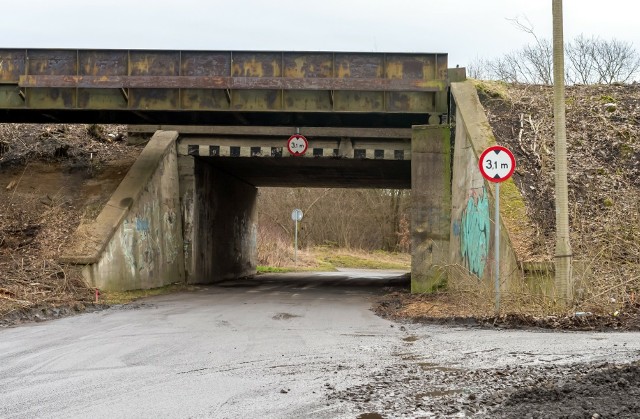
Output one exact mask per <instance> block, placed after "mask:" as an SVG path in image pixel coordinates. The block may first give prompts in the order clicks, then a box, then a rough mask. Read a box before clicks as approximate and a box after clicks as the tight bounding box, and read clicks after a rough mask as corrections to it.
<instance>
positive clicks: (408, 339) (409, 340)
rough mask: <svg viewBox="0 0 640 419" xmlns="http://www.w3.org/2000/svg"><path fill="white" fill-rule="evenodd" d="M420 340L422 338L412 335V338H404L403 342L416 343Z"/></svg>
mask: <svg viewBox="0 0 640 419" xmlns="http://www.w3.org/2000/svg"><path fill="white" fill-rule="evenodd" d="M418 339H420V338H419V337H418V336H416V335H411V336H407V337H404V338H402V340H404V341H405V342H415V341H417V340H418Z"/></svg>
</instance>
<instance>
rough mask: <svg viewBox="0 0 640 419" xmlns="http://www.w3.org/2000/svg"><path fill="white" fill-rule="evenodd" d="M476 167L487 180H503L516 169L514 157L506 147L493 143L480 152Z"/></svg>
mask: <svg viewBox="0 0 640 419" xmlns="http://www.w3.org/2000/svg"><path fill="white" fill-rule="evenodd" d="M478 167H479V168H480V173H482V176H484V178H485V179H487V180H488V181H490V182H504V181H505V180H507V179H509V178H510V177H511V175H513V172H514V171H515V170H516V159H515V157H514V156H513V153H512V152H511V151H510V150H509V149H508V148H506V147H502V146H499V145H495V146H492V147H489V148H487V149H486V150H485V151H483V152H482V154H481V155H480V160H479V161H478Z"/></svg>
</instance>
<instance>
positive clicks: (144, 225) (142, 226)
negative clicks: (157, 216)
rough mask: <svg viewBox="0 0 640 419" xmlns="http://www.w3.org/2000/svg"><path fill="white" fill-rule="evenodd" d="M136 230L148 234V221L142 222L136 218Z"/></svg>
mask: <svg viewBox="0 0 640 419" xmlns="http://www.w3.org/2000/svg"><path fill="white" fill-rule="evenodd" d="M136 230H138V231H143V232H149V220H143V219H141V218H136Z"/></svg>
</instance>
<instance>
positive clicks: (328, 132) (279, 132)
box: [128, 125, 411, 139]
mask: <svg viewBox="0 0 640 419" xmlns="http://www.w3.org/2000/svg"><path fill="white" fill-rule="evenodd" d="M296 128H298V129H299V130H300V134H302V135H305V136H309V137H325V138H390V139H406V138H411V128H338V127H264V126H189V125H130V126H129V129H128V131H129V132H130V133H141V134H144V133H146V134H152V133H154V132H156V131H157V130H163V131H178V132H179V133H180V134H183V135H187V134H190V135H239V136H240V135H242V136H277V137H288V136H290V135H293V134H295V133H296Z"/></svg>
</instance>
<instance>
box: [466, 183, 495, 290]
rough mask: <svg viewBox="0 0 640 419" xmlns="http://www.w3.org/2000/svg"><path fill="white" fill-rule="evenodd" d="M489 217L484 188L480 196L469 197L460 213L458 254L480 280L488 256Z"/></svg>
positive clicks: (487, 201)
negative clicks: (460, 254)
mask: <svg viewBox="0 0 640 419" xmlns="http://www.w3.org/2000/svg"><path fill="white" fill-rule="evenodd" d="M490 219H491V215H490V214H489V200H488V199H487V194H486V193H485V190H484V188H482V195H481V196H480V197H477V198H474V197H469V201H467V208H466V209H465V210H464V211H463V212H462V231H461V233H462V234H461V237H460V252H461V253H462V259H463V260H464V263H465V265H466V267H467V268H468V269H469V271H471V272H472V273H474V274H475V275H477V276H478V277H480V278H482V274H483V273H484V268H485V265H486V263H487V256H488V255H489V238H490V236H491V223H490Z"/></svg>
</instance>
